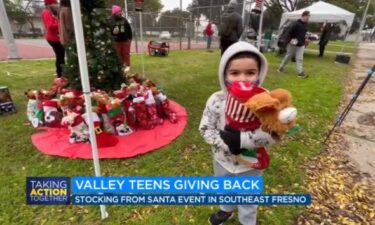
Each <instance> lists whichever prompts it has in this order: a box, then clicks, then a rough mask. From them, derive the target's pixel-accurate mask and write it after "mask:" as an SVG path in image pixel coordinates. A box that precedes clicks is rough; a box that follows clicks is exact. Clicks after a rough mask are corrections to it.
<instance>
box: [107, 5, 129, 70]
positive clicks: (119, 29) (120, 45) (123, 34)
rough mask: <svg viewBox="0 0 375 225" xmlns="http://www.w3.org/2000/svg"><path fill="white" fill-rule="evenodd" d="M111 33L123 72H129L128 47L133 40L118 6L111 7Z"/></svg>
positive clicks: (126, 21) (127, 23)
mask: <svg viewBox="0 0 375 225" xmlns="http://www.w3.org/2000/svg"><path fill="white" fill-rule="evenodd" d="M111 31H112V35H113V37H114V38H115V42H116V49H117V52H118V53H119V55H120V57H121V59H122V62H123V64H124V72H125V73H127V72H129V71H130V47H131V41H132V38H133V35H132V29H131V27H130V24H129V22H128V20H127V19H126V18H125V17H123V16H122V9H121V7H120V6H118V5H113V6H112V16H111Z"/></svg>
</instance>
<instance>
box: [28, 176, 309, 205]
mask: <svg viewBox="0 0 375 225" xmlns="http://www.w3.org/2000/svg"><path fill="white" fill-rule="evenodd" d="M262 192H263V178H262V177H260V176H258V177H250V176H246V177H245V176H244V177H72V178H70V177H27V179H26V203H27V204H39V205H52V204H67V205H68V204H74V205H217V204H228V205H231V204H233V205H238V204H241V205H308V204H311V195H310V194H262Z"/></svg>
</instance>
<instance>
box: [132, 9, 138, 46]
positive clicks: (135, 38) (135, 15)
mask: <svg viewBox="0 0 375 225" xmlns="http://www.w3.org/2000/svg"><path fill="white" fill-rule="evenodd" d="M133 12H134V14H133V18H134V29H133V32H134V35H133V38H134V41H135V52H136V53H138V38H137V29H136V27H137V24H136V21H137V20H136V19H137V14H136V13H135V4H134V3H133Z"/></svg>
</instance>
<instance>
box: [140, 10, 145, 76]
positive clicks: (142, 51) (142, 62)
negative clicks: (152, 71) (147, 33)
mask: <svg viewBox="0 0 375 225" xmlns="http://www.w3.org/2000/svg"><path fill="white" fill-rule="evenodd" d="M139 29H140V31H139V33H140V34H141V65H142V77H145V61H144V50H143V28H142V11H139Z"/></svg>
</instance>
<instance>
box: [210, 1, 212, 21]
mask: <svg viewBox="0 0 375 225" xmlns="http://www.w3.org/2000/svg"><path fill="white" fill-rule="evenodd" d="M210 20H211V21H212V0H211V1H210Z"/></svg>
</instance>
